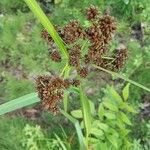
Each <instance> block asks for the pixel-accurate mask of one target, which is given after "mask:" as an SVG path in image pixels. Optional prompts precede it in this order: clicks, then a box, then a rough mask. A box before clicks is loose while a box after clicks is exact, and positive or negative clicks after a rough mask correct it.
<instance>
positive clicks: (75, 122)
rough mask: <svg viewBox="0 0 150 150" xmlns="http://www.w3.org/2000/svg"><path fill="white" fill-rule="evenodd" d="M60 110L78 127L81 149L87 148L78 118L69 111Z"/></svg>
mask: <svg viewBox="0 0 150 150" xmlns="http://www.w3.org/2000/svg"><path fill="white" fill-rule="evenodd" d="M60 112H61V113H62V114H63V115H64V116H65V117H66V118H68V119H69V120H70V121H71V122H72V123H73V124H74V126H75V128H76V131H77V136H78V139H79V144H80V149H81V150H86V146H85V143H84V138H83V134H82V131H81V128H80V124H79V122H78V120H76V119H75V118H73V117H72V116H70V115H69V114H68V113H67V112H65V111H63V110H60Z"/></svg>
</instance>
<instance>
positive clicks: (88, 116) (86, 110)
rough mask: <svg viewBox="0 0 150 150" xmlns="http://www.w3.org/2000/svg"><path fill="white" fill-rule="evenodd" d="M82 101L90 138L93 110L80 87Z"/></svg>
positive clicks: (87, 132) (84, 118) (87, 133)
mask: <svg viewBox="0 0 150 150" xmlns="http://www.w3.org/2000/svg"><path fill="white" fill-rule="evenodd" d="M80 101H81V106H82V113H83V121H84V125H85V128H86V136H87V137H88V135H89V133H90V130H91V119H92V117H91V110H90V104H89V100H88V98H87V97H86V95H85V94H84V92H83V91H82V88H81V87H80Z"/></svg>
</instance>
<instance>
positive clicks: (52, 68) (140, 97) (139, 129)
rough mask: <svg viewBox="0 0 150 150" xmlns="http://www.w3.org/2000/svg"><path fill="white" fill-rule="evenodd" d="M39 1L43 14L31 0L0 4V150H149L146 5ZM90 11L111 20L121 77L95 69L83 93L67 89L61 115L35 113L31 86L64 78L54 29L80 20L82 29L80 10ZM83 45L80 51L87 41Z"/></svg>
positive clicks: (123, 0)
mask: <svg viewBox="0 0 150 150" xmlns="http://www.w3.org/2000/svg"><path fill="white" fill-rule="evenodd" d="M37 1H38V2H39V4H40V6H41V7H42V9H43V10H44V12H45V13H46V14H45V15H44V13H42V12H41V10H40V8H38V5H37V4H36V1H35V0H25V1H23V0H22V1H18V0H14V1H13V2H11V1H10V0H4V1H1V2H0V35H1V36H0V102H1V104H2V105H0V115H2V114H3V116H1V117H0V118H1V120H0V127H1V131H0V135H1V138H0V149H2V150H58V149H60V150H77V149H81V150H82V149H88V150H149V149H150V143H149V139H150V121H149V117H150V111H149V109H150V98H149V97H150V92H149V91H150V82H149V81H150V77H149V72H150V62H149V59H150V46H149V43H150V37H149V34H150V26H149V24H150V17H149V15H148V14H149V13H150V4H149V1H148V0H143V1H140V0H114V1H110V0H105V1H104V0H83V1H81V0H76V2H75V1H72V0H54V1H53V0H43V1H41V0H37ZM25 2H26V3H25ZM90 4H93V5H95V6H98V8H99V9H100V10H101V13H105V12H109V13H110V14H111V15H112V16H114V17H115V18H116V19H117V34H116V35H115V38H114V39H113V40H112V41H111V43H110V45H109V53H110V54H111V53H113V51H114V50H115V49H117V48H118V47H117V46H118V45H119V44H122V45H126V47H127V49H128V51H129V54H128V59H127V61H126V64H125V66H124V68H123V69H122V70H121V71H120V72H113V71H110V70H107V69H105V68H102V67H97V66H96V65H93V66H94V67H95V68H97V71H96V72H92V73H91V74H90V75H88V77H87V78H86V79H82V85H81V86H79V87H73V86H71V87H70V88H68V89H67V90H65V93H64V95H65V96H64V99H63V103H62V104H61V105H62V106H60V107H61V108H62V109H61V110H60V112H61V114H60V115H58V116H57V115H56V116H53V114H51V113H50V112H47V111H42V110H41V107H40V105H39V104H40V99H39V98H38V97H37V93H36V88H35V87H36V85H35V79H36V77H37V76H39V75H43V74H44V75H56V74H57V75H60V74H61V76H62V77H64V78H68V76H69V75H70V74H69V73H70V71H72V70H71V68H70V66H69V65H68V61H67V60H68V53H67V48H68V45H66V44H65V43H64V42H63V41H62V40H61V38H60V37H59V35H58V33H57V30H56V31H55V29H54V27H53V26H54V25H59V26H64V25H65V24H66V23H67V22H68V21H69V20H71V19H79V20H80V21H81V24H82V25H83V27H88V26H89V22H88V21H87V20H86V18H85V16H84V15H83V14H84V12H83V11H84V10H85V8H86V7H89V5H90ZM30 9H31V10H32V11H33V12H32V11H31V10H30ZM34 15H35V16H34ZM46 16H47V17H48V18H49V19H50V21H49V20H47V18H46ZM36 17H37V18H36ZM38 19H39V20H38ZM42 25H43V26H44V28H45V29H47V31H48V32H49V34H50V35H51V37H52V38H53V40H54V41H55V43H56V45H57V46H58V47H59V51H60V52H61V54H62V62H61V63H55V62H53V61H51V59H50V56H49V51H48V49H49V48H50V47H49V46H48V45H47V44H46V43H45V41H44V40H43V39H42V38H41V31H42V30H43V26H42ZM79 42H80V41H79ZM81 43H82V45H83V48H84V45H86V42H85V41H81ZM88 44H89V43H87V45H88ZM87 45H86V46H87ZM86 46H85V47H86ZM85 49H86V48H85ZM71 75H72V74H71ZM78 78H79V79H80V77H78ZM129 83H130V84H129ZM29 93H32V94H29ZM28 94H29V95H28ZM37 102H38V103H37ZM31 104H32V105H31ZM25 106H27V107H25ZM19 108H21V109H19ZM14 110H15V111H14ZM11 111H13V112H11ZM7 112H10V113H7ZM5 113H7V114H5Z"/></svg>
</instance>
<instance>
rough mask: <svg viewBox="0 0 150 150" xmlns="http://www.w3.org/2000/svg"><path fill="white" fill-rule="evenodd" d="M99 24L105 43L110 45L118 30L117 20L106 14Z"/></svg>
mask: <svg viewBox="0 0 150 150" xmlns="http://www.w3.org/2000/svg"><path fill="white" fill-rule="evenodd" d="M99 24H100V30H101V33H102V35H103V40H104V43H105V44H108V43H109V41H110V40H111V38H112V35H113V33H114V31H115V30H116V22H115V19H114V18H113V17H111V16H109V15H108V14H105V15H104V16H103V17H102V18H100V20H99Z"/></svg>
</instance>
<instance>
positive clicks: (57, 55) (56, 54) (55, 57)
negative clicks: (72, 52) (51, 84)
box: [51, 50, 61, 62]
mask: <svg viewBox="0 0 150 150" xmlns="http://www.w3.org/2000/svg"><path fill="white" fill-rule="evenodd" d="M51 59H52V60H53V61H55V62H61V56H60V53H59V52H58V51H57V50H55V51H53V52H52V53H51Z"/></svg>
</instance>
